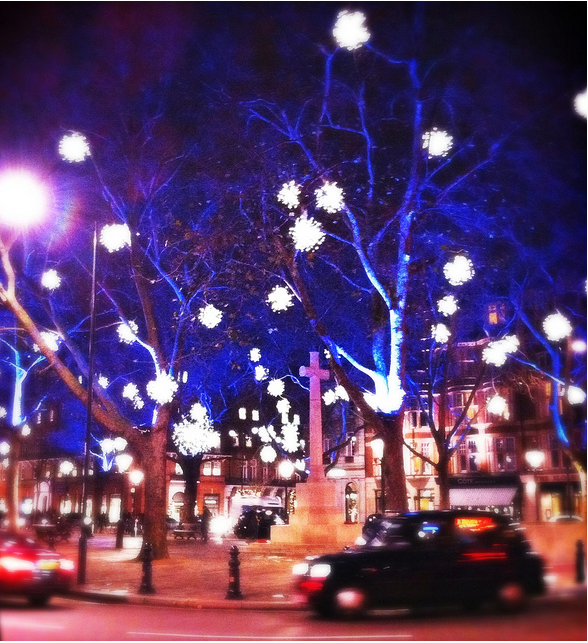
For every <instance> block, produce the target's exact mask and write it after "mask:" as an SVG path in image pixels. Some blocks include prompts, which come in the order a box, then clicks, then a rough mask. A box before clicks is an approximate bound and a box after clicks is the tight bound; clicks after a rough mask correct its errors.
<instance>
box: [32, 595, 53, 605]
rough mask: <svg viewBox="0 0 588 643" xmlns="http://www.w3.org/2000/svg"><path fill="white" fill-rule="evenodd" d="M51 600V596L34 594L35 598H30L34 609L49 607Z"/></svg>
mask: <svg viewBox="0 0 588 643" xmlns="http://www.w3.org/2000/svg"><path fill="white" fill-rule="evenodd" d="M50 599H51V596H50V595H49V594H34V595H33V596H29V604H30V605H32V606H33V607H43V606H44V605H47V603H48V602H49V600H50Z"/></svg>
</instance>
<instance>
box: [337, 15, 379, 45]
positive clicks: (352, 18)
mask: <svg viewBox="0 0 588 643" xmlns="http://www.w3.org/2000/svg"><path fill="white" fill-rule="evenodd" d="M364 23H365V16H364V15H363V13H361V11H354V12H351V11H341V12H340V13H339V15H338V16H337V22H336V23H335V27H334V28H333V36H334V38H335V40H336V42H337V44H338V45H339V47H342V48H343V49H348V50H349V51H352V50H353V49H358V48H359V47H361V46H362V45H363V44H364V43H366V42H367V41H368V40H369V39H370V32H369V31H368V30H367V28H366V26H365V24H364Z"/></svg>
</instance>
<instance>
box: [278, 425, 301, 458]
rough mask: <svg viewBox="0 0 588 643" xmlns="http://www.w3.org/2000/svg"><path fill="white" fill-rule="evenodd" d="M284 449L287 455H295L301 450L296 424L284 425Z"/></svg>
mask: <svg viewBox="0 0 588 643" xmlns="http://www.w3.org/2000/svg"><path fill="white" fill-rule="evenodd" d="M282 448H283V449H284V451H286V452H287V453H295V452H296V451H298V449H299V448H300V442H299V441H298V427H297V426H296V425H295V424H291V423H288V424H284V426H283V427H282Z"/></svg>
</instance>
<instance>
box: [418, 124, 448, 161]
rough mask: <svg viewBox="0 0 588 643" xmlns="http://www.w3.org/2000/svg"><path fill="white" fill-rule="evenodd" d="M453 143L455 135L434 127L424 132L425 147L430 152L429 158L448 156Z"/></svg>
mask: <svg viewBox="0 0 588 643" xmlns="http://www.w3.org/2000/svg"><path fill="white" fill-rule="evenodd" d="M452 145H453V136H451V135H450V134H448V133H447V132H444V131H443V130H438V129H437V128H436V127H434V128H433V129H432V130H431V131H430V132H425V133H424V134H423V149H424V150H427V151H428V153H429V158H433V157H435V156H447V154H448V152H449V150H450V149H451V147H452Z"/></svg>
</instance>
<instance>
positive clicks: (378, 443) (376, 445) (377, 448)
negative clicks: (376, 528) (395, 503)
mask: <svg viewBox="0 0 588 643" xmlns="http://www.w3.org/2000/svg"><path fill="white" fill-rule="evenodd" d="M370 445H371V447H372V453H373V455H374V460H375V461H376V463H377V464H379V465H380V486H381V491H380V505H381V510H382V513H384V511H385V510H386V496H385V493H384V462H383V460H384V440H382V438H375V439H373V440H372V441H371V442H370Z"/></svg>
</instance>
